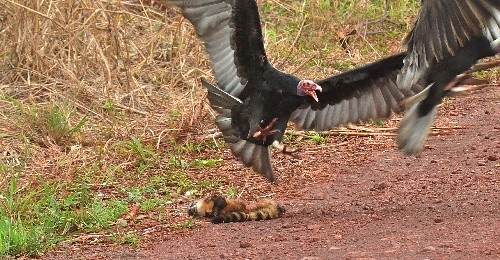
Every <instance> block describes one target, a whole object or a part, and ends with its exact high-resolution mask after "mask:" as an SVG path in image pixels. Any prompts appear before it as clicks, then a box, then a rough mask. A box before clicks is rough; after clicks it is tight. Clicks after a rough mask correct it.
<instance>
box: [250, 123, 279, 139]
mask: <svg viewBox="0 0 500 260" xmlns="http://www.w3.org/2000/svg"><path fill="white" fill-rule="evenodd" d="M277 121H278V118H274V119H273V120H272V121H271V123H269V124H268V125H267V126H266V127H264V128H262V127H260V125H257V128H258V129H259V131H257V132H255V133H254V134H253V137H254V138H257V137H259V136H262V141H264V143H265V142H266V137H267V136H270V135H274V134H276V133H279V132H280V130H278V129H273V127H274V125H276V122H277Z"/></svg>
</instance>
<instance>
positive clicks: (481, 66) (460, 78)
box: [445, 61, 500, 93]
mask: <svg viewBox="0 0 500 260" xmlns="http://www.w3.org/2000/svg"><path fill="white" fill-rule="evenodd" d="M498 66H500V61H493V62H483V63H478V64H476V65H474V66H472V67H471V68H470V69H469V70H468V71H466V72H464V73H462V74H460V75H457V76H456V77H455V79H453V80H452V81H451V82H450V83H448V84H447V85H446V87H445V89H446V90H450V91H451V92H455V93H458V92H462V91H465V90H473V89H476V88H475V87H468V88H463V87H459V85H460V84H461V83H464V84H468V82H467V81H468V80H471V78H472V76H473V75H472V73H474V72H477V71H483V70H488V69H491V68H494V67H498ZM471 82H472V84H474V80H471ZM480 87H484V86H480Z"/></svg>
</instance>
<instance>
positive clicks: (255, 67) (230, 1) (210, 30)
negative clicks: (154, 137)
mask: <svg viewBox="0 0 500 260" xmlns="http://www.w3.org/2000/svg"><path fill="white" fill-rule="evenodd" d="M172 2H173V3H174V4H175V5H177V6H178V7H180V8H181V10H182V13H183V15H184V16H185V17H186V18H187V19H188V20H189V21H190V22H191V23H192V24H193V25H194V27H195V29H196V32H197V34H198V36H199V37H200V38H201V40H203V41H204V42H205V47H206V51H207V53H208V54H209V57H210V60H211V62H212V69H213V72H214V76H215V80H216V82H217V86H214V85H212V84H211V83H209V82H208V81H206V80H203V81H202V82H203V85H204V86H205V87H206V88H207V89H208V92H209V94H208V98H209V100H210V103H211V105H212V106H213V107H214V109H216V111H217V112H218V113H219V115H218V116H217V117H216V119H215V120H216V124H217V126H218V127H219V129H220V130H221V131H222V133H223V135H224V139H225V140H226V141H227V142H229V143H230V144H231V151H232V152H233V154H234V155H235V156H236V157H237V158H239V159H240V160H241V161H242V162H243V164H244V165H246V166H247V167H252V168H253V169H254V170H255V171H256V172H258V173H259V174H262V175H264V176H265V177H266V178H267V179H268V180H269V181H275V175H274V172H273V169H272V165H271V156H270V146H271V145H274V146H278V147H282V146H281V145H280V142H281V140H282V137H283V134H284V132H285V129H286V126H287V123H288V121H289V120H291V121H293V122H295V125H296V126H297V127H298V128H302V129H316V130H326V129H331V128H333V127H335V126H338V125H342V124H347V123H358V122H360V121H367V120H372V119H376V118H384V117H387V116H389V115H390V114H391V113H392V112H393V111H398V110H399V109H400V108H399V102H400V101H402V100H404V99H406V98H409V97H411V96H413V95H414V94H415V93H418V92H420V91H421V90H422V89H423V87H421V86H419V85H418V84H416V85H413V86H412V87H411V88H408V89H403V90H400V89H399V88H398V87H397V85H396V76H397V74H398V73H399V72H400V69H401V67H402V66H403V59H404V57H405V54H397V55H394V56H391V57H388V58H386V59H382V60H380V61H377V62H375V63H372V64H368V65H365V66H363V67H360V68H357V69H354V70H351V71H348V72H345V73H341V74H338V75H335V76H331V77H329V78H326V79H322V80H318V81H315V83H316V84H315V83H314V82H312V81H301V80H300V79H298V78H297V77H295V76H292V75H290V74H287V73H284V72H281V71H279V70H278V69H276V68H275V67H273V66H272V65H271V64H270V63H269V61H268V58H267V56H266V53H265V50H264V43H263V38H262V31H261V26H260V18H259V13H258V7H257V4H256V2H255V1H254V0H237V1H235V0H178V1H172ZM318 85H319V86H321V88H322V92H319V90H320V89H319V88H317V86H318ZM310 87H312V90H311V89H309V90H308V88H310ZM315 90H317V91H315ZM315 98H317V100H315ZM266 127H268V129H267V131H268V132H269V133H267V134H269V135H265V134H264V133H266V130H265V128H266Z"/></svg>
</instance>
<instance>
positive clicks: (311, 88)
mask: <svg viewBox="0 0 500 260" xmlns="http://www.w3.org/2000/svg"><path fill="white" fill-rule="evenodd" d="M316 91H319V92H323V88H321V86H320V85H318V84H316V83H314V81H311V80H301V81H300V82H299V85H298V86H297V94H298V95H299V96H306V95H307V96H310V97H312V98H313V99H314V100H316V102H319V100H318V95H317V94H316Z"/></svg>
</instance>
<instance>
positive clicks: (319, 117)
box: [290, 53, 423, 131]
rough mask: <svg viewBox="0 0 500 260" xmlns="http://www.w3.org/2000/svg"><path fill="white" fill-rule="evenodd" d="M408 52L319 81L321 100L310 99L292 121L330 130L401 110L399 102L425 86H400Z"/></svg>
mask: <svg viewBox="0 0 500 260" xmlns="http://www.w3.org/2000/svg"><path fill="white" fill-rule="evenodd" d="M405 56H406V53H399V54H396V55H393V56H390V57H388V58H385V59H381V60H379V61H376V62H374V63H371V64H368V65H365V66H362V67H359V68H356V69H353V70H350V71H347V72H344V73H341V74H338V75H335V76H331V77H329V78H326V79H323V80H320V81H317V82H316V83H318V84H319V85H320V86H321V87H322V88H323V92H322V93H318V99H319V102H317V103H316V102H310V103H308V104H306V105H304V106H302V107H300V108H299V109H297V110H295V112H294V113H293V114H292V116H291V118H290V120H292V121H294V122H295V125H296V127H297V128H299V129H315V130H318V131H322V130H328V129H331V128H332V127H335V126H338V125H344V124H347V123H359V122H363V121H368V120H372V119H377V118H386V117H388V116H390V115H391V113H392V112H400V110H401V108H400V104H399V103H400V101H402V100H404V99H406V98H409V97H411V96H413V95H415V94H416V93H418V92H420V91H421V90H422V89H423V87H422V86H420V85H415V86H413V87H412V88H411V89H400V88H398V86H397V85H396V77H397V74H398V73H399V72H400V69H401V67H402V66H403V59H404V57H405Z"/></svg>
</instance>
